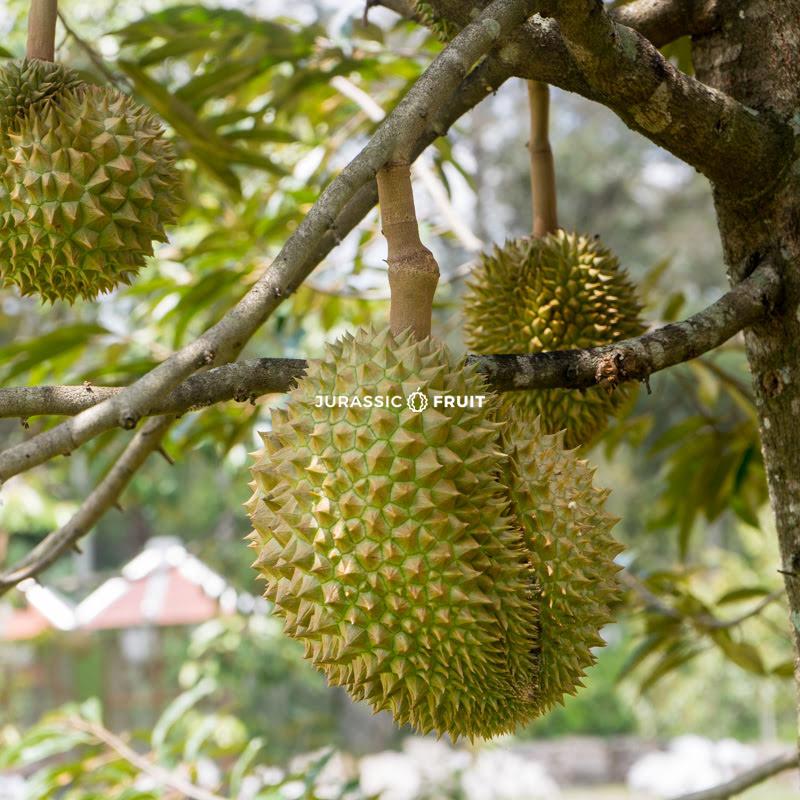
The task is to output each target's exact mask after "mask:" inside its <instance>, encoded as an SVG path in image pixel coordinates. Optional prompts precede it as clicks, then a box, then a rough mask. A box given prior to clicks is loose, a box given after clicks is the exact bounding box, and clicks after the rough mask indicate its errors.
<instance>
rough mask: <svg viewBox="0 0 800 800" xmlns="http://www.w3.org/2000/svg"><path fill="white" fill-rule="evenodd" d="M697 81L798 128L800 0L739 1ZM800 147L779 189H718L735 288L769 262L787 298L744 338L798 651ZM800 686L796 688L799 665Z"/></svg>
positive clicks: (697, 49) (705, 55) (709, 39)
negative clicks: (752, 193) (755, 195)
mask: <svg viewBox="0 0 800 800" xmlns="http://www.w3.org/2000/svg"><path fill="white" fill-rule="evenodd" d="M693 51H694V63H695V68H696V70H697V75H698V77H699V78H700V79H701V80H703V81H705V82H707V83H708V84H709V85H711V86H713V87H715V88H717V89H720V90H722V91H724V92H726V93H728V94H730V95H731V96H733V97H735V98H736V99H737V100H739V101H740V102H742V103H744V104H746V105H747V106H749V107H750V108H753V109H755V110H756V111H758V112H759V114H760V115H761V116H770V115H771V116H774V117H776V118H778V119H781V120H784V121H786V122H788V123H790V124H791V125H792V126H793V127H794V130H795V133H797V132H798V128H800V124H799V123H800V116H798V113H799V112H800V58H798V53H800V0H784V2H781V3H774V2H771V1H770V0H742V2H739V3H738V4H737V5H736V8H735V9H733V10H732V11H731V12H729V13H727V14H726V18H725V23H724V25H723V26H722V27H721V28H720V29H719V30H718V31H716V32H714V33H712V34H708V35H706V36H701V37H696V38H695V40H694V47H693ZM798 154H800V148H798V146H797V139H795V151H794V161H793V166H792V167H791V169H790V170H788V171H787V173H786V174H785V175H784V177H783V180H782V182H781V183H780V184H779V185H778V186H777V187H776V188H775V190H774V191H773V192H771V193H769V194H768V195H765V196H763V197H761V198H760V199H758V200H751V201H749V202H747V201H745V200H743V199H742V197H741V196H739V195H737V194H735V193H731V192H728V191H725V190H723V189H721V188H720V187H716V188H715V198H714V199H715V203H716V208H717V215H718V218H719V227H720V233H721V236H722V242H723V246H724V251H725V259H726V262H727V264H728V271H729V277H730V280H731V283H732V284H734V285H735V284H737V283H738V282H740V281H741V280H742V279H743V278H745V277H746V275H747V274H748V272H749V271H750V269H751V268H752V265H753V264H754V263H757V262H758V261H759V260H761V259H762V258H765V257H767V258H771V259H774V263H776V264H777V265H778V268H779V270H780V271H781V274H782V277H783V281H784V299H783V302H782V304H781V305H780V307H779V308H778V309H777V311H776V313H774V314H773V315H772V316H771V317H769V318H767V319H765V320H763V321H761V322H760V323H758V324H756V325H754V326H753V327H752V328H751V329H750V330H749V331H748V332H747V333H746V336H745V342H746V347H747V355H748V358H749V361H750V367H751V371H752V377H753V384H754V387H755V392H756V402H757V406H758V413H759V418H760V432H761V446H762V450H763V454H764V464H765V466H766V472H767V480H768V483H769V492H770V499H771V503H772V508H773V511H774V513H775V521H776V526H777V531H778V538H779V540H780V549H781V558H782V561H783V565H782V569H783V571H784V574H785V577H786V589H787V592H788V595H789V603H790V606H791V618H792V624H793V628H794V637H795V644H796V645H797V647H798V652H800V159H798ZM797 664H798V667H797V670H796V673H795V674H796V678H797V681H798V685H799V686H800V659H799V660H798V662H797Z"/></svg>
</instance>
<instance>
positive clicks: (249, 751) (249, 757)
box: [229, 736, 264, 797]
mask: <svg viewBox="0 0 800 800" xmlns="http://www.w3.org/2000/svg"><path fill="white" fill-rule="evenodd" d="M263 746H264V740H263V739H261V738H260V737H258V736H256V737H255V738H254V739H251V740H250V741H249V742H248V743H247V747H245V749H244V750H243V751H242V754H241V755H240V756H239V758H237V759H236V763H235V764H234V765H233V769H232V770H231V779H230V792H229V794H230V796H231V797H238V796H239V790H240V789H241V787H242V781H243V780H244V777H245V775H247V771H248V770H249V769H250V767H251V765H252V763H253V761H254V760H255V757H256V756H257V755H258V751H259V750H261V748H262V747H263Z"/></svg>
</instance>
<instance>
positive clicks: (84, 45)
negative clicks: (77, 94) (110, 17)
mask: <svg viewBox="0 0 800 800" xmlns="http://www.w3.org/2000/svg"><path fill="white" fill-rule="evenodd" d="M58 18H59V20H61V25H62V26H63V28H64V30H65V31H66V33H67V35H68V36H70V37H72V38H73V39H74V40H75V42H76V43H77V45H78V46H79V47H80V48H81V50H83V51H84V53H86V55H87V56H88V57H89V60H90V61H91V62H92V64H94V65H95V67H97V69H98V71H99V72H101V73H102V75H103V76H104V77H105V79H106V80H107V81H108V82H109V83H112V84H113V85H114V86H116V87H117V88H118V89H124V90H125V91H127V92H130V91H131V88H132V87H131V85H130V83H129V82H128V80H127V78H125V77H124V76H122V75H118V74H116V73H114V72H113V71H112V70H111V69H110V68H109V66H108V65H107V64H106V62H105V60H104V59H103V57H102V56H101V55H100V53H98V52H97V50H95V48H94V47H92V45H90V44H89V42H87V41H86V40H85V39H84V38H83V37H82V36H80V35H79V34H78V33H77V32H76V31H75V29H74V28H72V27H71V26H70V24H69V23H68V22H67V18H66V17H65V16H64V12H63V11H59V12H58Z"/></svg>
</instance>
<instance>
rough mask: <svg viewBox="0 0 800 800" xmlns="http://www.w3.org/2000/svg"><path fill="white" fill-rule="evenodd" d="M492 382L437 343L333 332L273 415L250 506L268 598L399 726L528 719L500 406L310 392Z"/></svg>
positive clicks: (502, 727)
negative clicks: (362, 400) (344, 403)
mask: <svg viewBox="0 0 800 800" xmlns="http://www.w3.org/2000/svg"><path fill="white" fill-rule="evenodd" d="M419 388H421V390H422V392H423V393H425V394H427V395H428V396H429V397H431V396H433V395H434V394H441V393H443V394H451V395H456V396H467V395H481V394H484V393H485V386H484V383H483V379H482V378H481V377H480V376H479V375H478V374H477V373H476V372H475V371H474V370H473V369H472V368H464V367H463V365H461V364H457V363H456V361H455V360H454V358H453V357H452V356H451V355H450V353H449V352H448V350H447V349H446V348H445V347H444V346H443V345H441V344H437V343H435V342H433V341H432V340H430V339H426V340H424V341H421V342H417V341H416V340H415V339H413V338H411V337H410V336H409V335H404V336H401V337H398V338H397V339H395V338H394V337H393V336H392V335H391V333H389V332H388V331H387V330H384V331H381V332H376V331H374V330H370V331H360V332H359V333H357V334H356V336H355V337H352V336H347V337H345V338H344V339H342V340H341V341H340V342H339V343H337V344H335V345H329V347H328V356H327V358H326V359H325V360H324V361H321V362H315V363H311V364H310V365H309V368H308V373H307V375H306V376H305V377H304V378H303V379H302V380H300V381H299V382H298V386H297V388H295V389H294V390H293V391H292V392H291V393H290V398H289V405H288V408H287V410H286V411H274V412H273V415H272V427H273V430H272V432H271V433H267V434H262V438H263V441H264V449H263V450H262V451H260V452H259V453H258V454H257V459H256V463H255V466H254V467H253V477H254V482H253V484H251V485H252V487H253V489H254V493H253V495H252V497H251V499H250V501H249V503H248V504H247V508H248V511H249V513H250V515H251V518H252V521H253V525H254V528H255V530H254V531H253V533H252V534H251V539H252V546H253V547H254V548H256V549H257V550H258V552H259V556H258V559H257V561H256V562H255V565H254V566H256V568H257V569H258V570H259V571H260V572H261V574H262V576H263V577H264V578H265V579H266V582H267V588H266V597H267V598H268V599H269V600H271V601H272V602H273V603H274V605H275V610H276V613H277V614H279V615H280V616H282V617H283V618H284V621H285V624H284V627H285V631H286V633H287V634H288V635H289V636H292V637H293V638H296V639H299V640H301V641H303V642H304V644H305V651H306V656H307V657H308V658H310V659H311V660H312V661H313V663H314V664H315V665H316V666H317V667H318V668H319V669H321V670H322V671H323V672H324V673H325V674H326V675H327V677H328V680H329V682H330V683H331V684H333V685H337V686H343V687H345V688H346V689H347V691H348V692H349V693H350V694H351V695H352V696H353V697H354V698H356V699H364V700H367V701H368V702H369V703H370V704H371V705H372V707H373V708H374V709H375V710H383V709H386V710H389V711H391V713H392V714H393V715H394V717H395V719H396V720H397V722H398V723H400V724H405V723H410V724H411V725H413V726H414V727H416V728H417V729H418V730H420V731H422V732H427V731H431V730H433V731H436V732H437V733H439V734H442V733H445V732H446V733H449V734H450V735H451V736H453V737H459V736H466V737H470V738H472V737H489V736H494V735H497V734H500V733H504V732H508V731H511V730H513V729H514V728H515V727H516V725H517V724H518V723H519V722H520V721H521V720H524V719H528V718H530V717H531V716H532V710H531V702H532V700H533V698H534V697H535V694H536V687H535V686H534V684H533V681H532V676H533V672H534V664H533V659H532V651H533V648H534V646H535V632H536V610H535V606H534V603H533V601H532V588H533V587H532V584H531V575H530V565H529V564H528V561H527V559H526V556H525V552H524V549H523V545H522V537H521V531H520V530H519V528H518V527H517V526H516V525H514V524H512V522H511V520H510V519H509V518H508V517H507V516H506V511H507V505H508V499H507V497H506V496H505V494H504V491H503V487H501V485H500V484H499V482H498V476H499V474H500V469H501V466H502V465H503V463H504V462H505V461H506V460H507V459H506V457H505V456H504V455H503V454H502V453H501V452H500V450H499V449H498V427H499V426H498V423H496V422H493V421H492V418H493V415H494V409H493V408H492V405H493V403H494V399H493V398H491V397H490V398H489V403H488V404H487V405H486V406H485V407H484V408H450V409H446V408H434V407H433V406H431V407H429V408H428V409H427V410H425V411H424V413H415V412H413V411H411V410H410V409H408V408H407V407H405V405H404V407H403V408H402V409H400V410H398V409H392V408H389V409H386V408H382V409H378V408H372V409H368V408H349V409H345V408H336V409H328V408H318V407H316V398H317V397H318V396H320V395H347V396H355V395H357V396H359V397H365V396H383V395H399V396H400V397H408V396H409V395H410V394H411V393H413V392H415V391H416V390H417V389H419Z"/></svg>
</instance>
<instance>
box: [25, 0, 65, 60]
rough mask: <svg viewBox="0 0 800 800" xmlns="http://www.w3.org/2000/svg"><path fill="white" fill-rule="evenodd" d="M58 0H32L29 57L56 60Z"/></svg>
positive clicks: (29, 18)
mask: <svg viewBox="0 0 800 800" xmlns="http://www.w3.org/2000/svg"><path fill="white" fill-rule="evenodd" d="M57 19H58V0H31V10H30V11H29V12H28V50H27V56H28V58H38V59H41V60H42V61H55V57H56V20H57Z"/></svg>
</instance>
